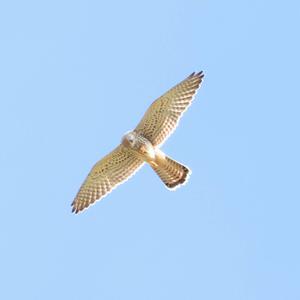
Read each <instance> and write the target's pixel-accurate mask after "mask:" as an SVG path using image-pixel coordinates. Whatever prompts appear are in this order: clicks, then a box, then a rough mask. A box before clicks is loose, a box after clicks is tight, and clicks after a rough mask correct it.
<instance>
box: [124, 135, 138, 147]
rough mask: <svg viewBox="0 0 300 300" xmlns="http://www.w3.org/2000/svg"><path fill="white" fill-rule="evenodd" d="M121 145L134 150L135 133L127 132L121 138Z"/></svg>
mask: <svg viewBox="0 0 300 300" xmlns="http://www.w3.org/2000/svg"><path fill="white" fill-rule="evenodd" d="M122 144H123V145H124V146H127V147H130V148H134V146H135V144H136V133H135V132H134V131H130V132H127V133H126V134H125V135H124V136H123V138H122Z"/></svg>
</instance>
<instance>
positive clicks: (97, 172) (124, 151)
mask: <svg viewBox="0 0 300 300" xmlns="http://www.w3.org/2000/svg"><path fill="white" fill-rule="evenodd" d="M203 77H204V74H203V72H199V73H192V74H191V75H190V76H188V77H187V78H186V79H184V80H183V81H182V82H180V83H179V84H177V85H176V86H175V87H173V88H172V89H170V90H169V91H168V92H167V93H165V94H164V95H163V96H161V97H160V98H158V99H157V100H156V101H154V102H153V103H152V104H151V106H150V107H149V108H148V110H147V111H146V113H145V115H144V117H143V119H142V120H141V121H140V123H139V124H138V126H137V127H136V128H135V129H134V130H133V131H130V132H128V133H126V134H125V135H124V137H123V139H122V141H121V144H120V145H119V146H118V147H117V148H116V149H115V150H113V151H112V152H111V153H109V154H108V155H107V156H105V157H104V158H102V159H101V160H100V161H98V162H97V163H96V164H95V165H94V167H93V168H92V170H91V171H90V173H89V175H88V176H87V178H86V179H85V181H84V183H83V184H82V186H81V188H80V190H79V192H78V194H77V196H76V197H75V199H74V201H73V202H72V212H75V213H76V214H77V213H78V212H80V211H82V210H84V209H85V208H87V207H88V206H90V205H91V204H93V203H94V202H95V201H96V200H100V199H102V198H103V197H104V196H106V195H107V194H108V193H109V192H111V191H112V189H114V188H115V187H117V186H118V185H119V184H121V183H123V182H124V181H126V180H127V179H128V178H129V177H131V176H132V175H133V174H135V173H136V172H137V170H138V169H139V168H140V167H141V166H142V165H143V164H144V163H145V162H146V163H148V164H149V165H150V166H151V167H152V169H153V170H154V171H155V172H156V174H157V175H158V176H159V177H160V179H161V180H162V181H163V183H164V184H165V185H166V187H167V188H168V189H175V188H177V187H178V186H180V185H182V184H183V183H185V182H186V181H187V179H188V175H189V173H190V170H189V169H188V168H187V167H186V166H184V165H182V164H180V163H179V162H177V161H175V160H173V159H172V158H170V157H168V156H167V155H165V154H164V153H163V152H162V151H161V150H160V149H159V147H160V146H161V145H162V143H163V142H165V141H166V139H167V138H168V137H169V136H170V134H171V133H172V132H173V131H174V130H175V128H176V126H177V124H178V122H179V119H180V118H181V116H182V114H183V112H184V111H185V110H186V109H187V107H188V106H189V105H190V104H191V102H192V100H193V98H194V96H195V94H196V92H197V90H198V88H199V87H200V84H201V82H202V79H203Z"/></svg>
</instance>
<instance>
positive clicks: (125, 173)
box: [72, 145, 143, 213]
mask: <svg viewBox="0 0 300 300" xmlns="http://www.w3.org/2000/svg"><path fill="white" fill-rule="evenodd" d="M142 164H143V160H142V159H141V158H139V157H137V156H136V155H135V153H134V152H132V151H130V150H129V149H128V148H126V147H124V146H122V145H120V146H118V147H117V148H116V149H115V150H113V151H112V152H111V153H109V154H108V155H107V156H105V157H104V158H103V159H101V160H100V161H99V162H97V163H96V164H95V166H94V167H93V168H92V170H91V171H90V173H89V175H88V176H87V178H86V180H85V181H84V183H83V184H82V186H81V188H80V190H79V192H78V194H77V196H76V198H75V200H74V201H73V203H72V206H73V209H72V211H73V212H75V213H78V212H79V211H81V210H83V209H85V208H86V207H88V206H89V205H91V204H93V203H94V202H95V201H96V200H100V199H101V198H103V197H104V196H105V195H107V194H108V193H109V192H110V191H111V190H112V189H113V188H114V187H116V186H117V185H119V184H121V183H122V182H124V181H126V180H127V179H128V178H129V177H130V176H132V175H133V174H134V173H135V172H136V171H137V170H138V168H139V167H141V166H142Z"/></svg>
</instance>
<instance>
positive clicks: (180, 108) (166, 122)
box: [135, 72, 204, 146]
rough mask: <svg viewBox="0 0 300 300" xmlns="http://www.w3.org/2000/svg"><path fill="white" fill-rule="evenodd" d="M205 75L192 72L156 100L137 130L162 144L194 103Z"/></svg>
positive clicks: (153, 141)
mask: <svg viewBox="0 0 300 300" xmlns="http://www.w3.org/2000/svg"><path fill="white" fill-rule="evenodd" d="M203 77H204V74H203V72H199V73H192V74H191V75H190V76H189V77H187V78H186V79H185V80H183V81H182V82H180V83H179V84H177V85H176V86H175V87H173V88H172V89H170V90H169V91H168V92H167V93H165V94H164V95H163V96H161V97H160V98H158V99H157V100H156V101H154V102H153V103H152V104H151V106H150V107H149V108H148V110H147V111H146V113H145V115H144V117H143V119H142V120H141V122H140V123H139V124H138V126H137V127H136V129H135V131H136V132H138V133H140V134H141V135H143V136H145V137H146V138H147V139H148V140H149V141H150V142H151V143H152V144H153V145H154V146H157V145H160V144H162V143H163V142H164V141H165V140H166V139H167V138H168V137H169V136H170V134H171V133H172V132H173V131H174V130H175V128H176V126H177V124H178V121H179V119H180V117H181V116H182V114H183V112H184V111H185V110H186V109H187V107H188V106H189V105H190V104H191V103H192V100H193V98H194V96H195V94H196V91H197V89H198V88H199V86H200V84H201V82H202V78H203Z"/></svg>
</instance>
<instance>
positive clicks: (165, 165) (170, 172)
mask: <svg viewBox="0 0 300 300" xmlns="http://www.w3.org/2000/svg"><path fill="white" fill-rule="evenodd" d="M151 167H152V169H153V170H154V171H155V172H156V174H157V175H158V176H159V177H160V179H161V180H162V181H163V183H164V184H165V185H166V186H167V188H169V189H175V188H176V187H178V186H180V185H182V184H184V183H185V182H186V181H187V179H188V177H189V174H190V170H189V169H188V168H187V167H185V166H184V165H182V164H180V163H178V162H177V161H175V160H173V159H171V158H169V157H167V156H165V157H164V159H163V160H160V161H159V162H158V163H157V164H155V165H151Z"/></svg>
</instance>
